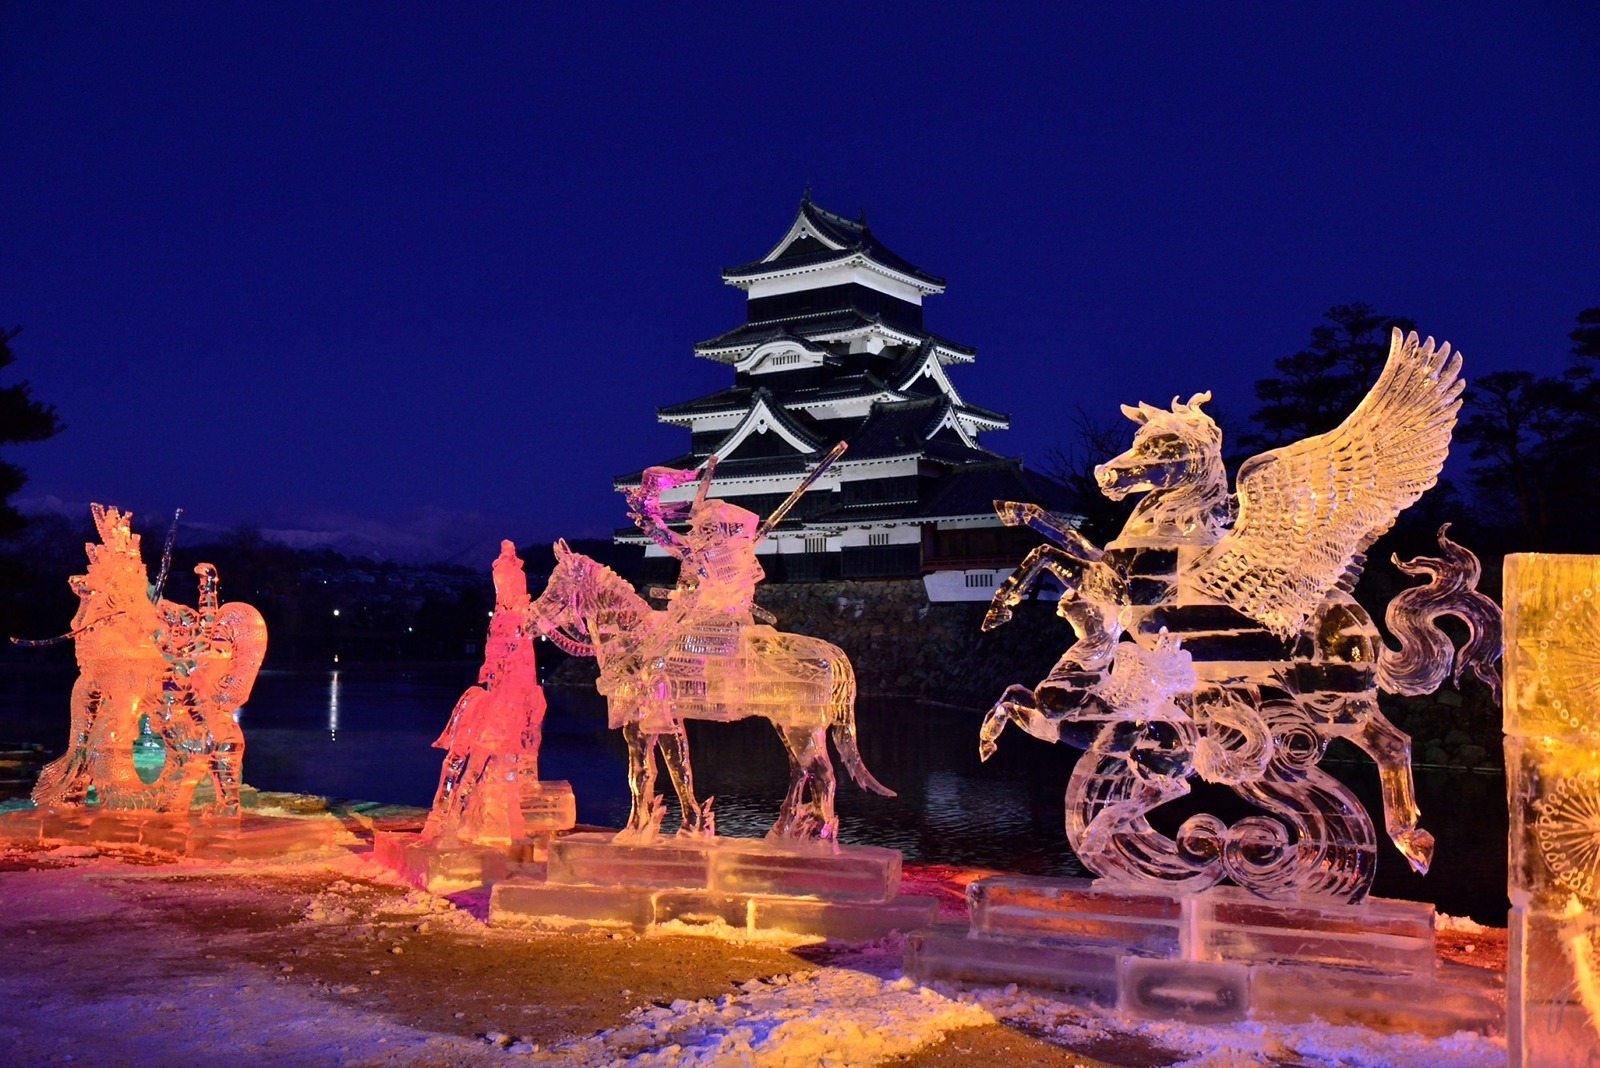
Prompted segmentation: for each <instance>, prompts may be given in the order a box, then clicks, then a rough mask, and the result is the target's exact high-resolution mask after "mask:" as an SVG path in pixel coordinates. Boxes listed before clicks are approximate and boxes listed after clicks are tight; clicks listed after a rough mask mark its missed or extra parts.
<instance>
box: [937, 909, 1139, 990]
mask: <svg viewBox="0 0 1600 1068" xmlns="http://www.w3.org/2000/svg"><path fill="white" fill-rule="evenodd" d="M1119 959H1120V958H1119V957H1118V955H1117V953H1115V952H1114V951H1112V950H1110V949H1108V948H1106V947H1103V946H1092V945H1084V946H1078V947H1066V946H1062V945H1059V944H1053V943H1049V942H1042V941H1038V942H1028V941H1017V940H1012V939H1006V938H969V937H967V931H966V928H964V927H961V926H960V925H958V924H942V925H940V926H938V927H932V928H924V929H922V930H919V931H914V932H912V933H911V934H910V935H909V936H908V937H907V939H906V974H907V975H909V976H911V977H912V978H914V979H918V980H921V981H922V982H931V981H934V980H945V981H948V982H954V983H963V984H969V985H973V986H1002V985H1005V984H1007V983H1017V984H1018V985H1020V986H1026V987H1029V988H1031V989H1035V990H1044V991H1048V992H1049V993H1051V994H1053V995H1055V996H1057V997H1062V998H1065V999H1067V1000H1070V1001H1076V1002H1083V1003H1088V1004H1093V1005H1103V1006H1107V1007H1113V1006H1115V1005H1116V1004H1117V965H1118V961H1119Z"/></svg>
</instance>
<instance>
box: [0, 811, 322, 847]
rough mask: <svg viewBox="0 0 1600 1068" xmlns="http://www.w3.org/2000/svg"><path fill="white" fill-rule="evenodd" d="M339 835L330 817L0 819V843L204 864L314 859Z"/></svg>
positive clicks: (58, 815) (41, 814) (34, 815)
mask: <svg viewBox="0 0 1600 1068" xmlns="http://www.w3.org/2000/svg"><path fill="white" fill-rule="evenodd" d="M343 831H344V828H343V826H342V825H341V824H340V822H339V821H338V820H337V819H334V818H333V817H331V816H320V817H307V818H290V817H282V816H262V815H256V814H253V813H246V814H245V815H243V816H234V817H220V816H202V815H199V814H188V815H160V814H152V813H149V812H117V811H112V812H106V811H101V810H99V809H95V808H84V809H74V810H55V809H32V810H24V811H18V812H7V813H4V814H0V840H4V839H10V840H13V841H26V842H41V841H66V842H74V843H82V844H85V845H140V846H146V847H148V848H150V849H159V850H161V851H162V852H165V853H176V854H178V855H180V856H190V857H197V858H200V859H203V860H275V859H278V858H280V857H286V856H290V855H293V854H296V853H314V852H318V851H321V850H324V849H329V848H331V847H332V846H333V845H334V844H335V842H336V841H337V840H338V839H339V837H340V836H341V834H342V833H343Z"/></svg>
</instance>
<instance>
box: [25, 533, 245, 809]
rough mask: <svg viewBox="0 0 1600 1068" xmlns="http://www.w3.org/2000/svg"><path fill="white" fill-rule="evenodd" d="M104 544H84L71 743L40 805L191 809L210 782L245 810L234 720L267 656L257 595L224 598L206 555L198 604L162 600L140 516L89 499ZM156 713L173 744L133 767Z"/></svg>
mask: <svg viewBox="0 0 1600 1068" xmlns="http://www.w3.org/2000/svg"><path fill="white" fill-rule="evenodd" d="M91 508H92V511H93V515H94V523H95V527H96V529H97V530H98V531H99V534H100V544H98V545H95V544H90V545H86V546H85V547H84V548H85V550H86V552H87V553H88V557H89V567H88V573H87V574H84V575H76V576H73V577H72V579H70V580H69V581H70V583H71V585H72V590H73V592H74V593H76V594H77V595H78V599H79V604H78V611H77V614H76V615H75V616H74V617H73V620H72V630H71V631H70V632H69V634H68V635H67V636H68V637H70V638H71V639H72V640H73V643H74V648H75V651H76V653H77V659H78V668H79V675H78V680H77V682H76V684H75V685H74V686H73V688H72V725H71V737H70V738H69V740H68V744H67V751H66V753H65V754H64V755H62V756H61V758H60V759H58V760H56V761H54V762H53V763H51V764H49V765H48V766H46V767H45V769H44V770H43V772H42V773H41V774H40V776H39V781H38V783H37V784H36V785H35V787H34V790H33V800H34V802H35V803H36V804H37V805H38V806H39V807H41V808H47V807H63V806H65V807H72V806H83V805H87V804H89V803H91V802H97V803H98V804H99V806H100V807H102V808H105V809H122V810H133V811H149V812H188V811H189V808H190V806H191V804H192V803H193V800H194V796H195V791H196V789H197V788H198V787H199V786H200V785H201V783H202V782H204V781H207V780H209V782H210V784H211V787H212V790H213V794H214V798H213V800H212V801H211V803H210V804H209V806H208V810H209V811H211V812H213V813H215V814H219V815H226V816H237V815H238V814H239V781H240V780H239V769H240V765H241V763H242V761H243V759H244V732H243V731H241V730H240V728H239V724H238V722H237V720H236V719H235V718H234V716H235V713H236V711H237V710H238V708H239V706H241V705H242V704H244V702H245V701H246V700H247V699H248V698H249V696H250V689H251V687H252V686H253V685H254V683H255V677H256V672H257V671H258V670H259V669H260V667H261V660H262V657H263V656H264V655H265V654H266V648H267V629H266V624H265V622H264V621H263V620H262V618H261V613H260V612H258V611H256V610H255V609H254V608H252V607H251V606H250V605H248V604H243V603H241V602H237V601H235V602H230V603H228V604H219V603H218V598H217V570H216V568H215V567H213V566H212V565H210V564H200V565H198V566H197V567H196V568H195V573H196V574H197V575H198V576H199V580H200V593H199V606H198V608H189V607H188V606H186V605H181V604H175V603H173V602H172V601H168V600H166V599H164V598H161V597H160V596H159V594H158V591H157V590H155V589H152V588H151V586H150V585H149V579H148V575H147V572H146V570H145V564H144V560H143V557H142V556H141V554H140V548H139V535H137V534H135V533H133V529H132V525H131V524H132V518H133V517H132V516H131V515H129V514H127V513H124V512H120V511H118V510H117V509H116V508H104V507H101V506H100V505H98V504H96V505H92V506H91ZM145 720H148V723H149V725H150V728H151V730H152V731H153V732H154V733H155V734H156V735H158V736H159V737H160V738H161V740H162V743H163V746H164V749H165V762H164V763H163V765H162V768H161V772H160V775H159V777H158V778H157V779H156V780H155V781H154V782H153V783H149V784H146V783H145V782H143V781H142V780H141V779H140V778H139V774H138V772H137V771H136V770H135V768H134V763H133V750H134V743H135V742H136V741H137V740H138V738H139V727H140V723H141V721H145Z"/></svg>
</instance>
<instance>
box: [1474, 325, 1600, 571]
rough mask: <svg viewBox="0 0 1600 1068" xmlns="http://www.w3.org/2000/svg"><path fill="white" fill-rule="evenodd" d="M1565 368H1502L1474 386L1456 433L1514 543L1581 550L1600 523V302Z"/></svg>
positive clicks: (1484, 496)
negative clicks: (1599, 466) (1595, 470)
mask: <svg viewBox="0 0 1600 1068" xmlns="http://www.w3.org/2000/svg"><path fill="white" fill-rule="evenodd" d="M1568 336H1569V337H1571V339H1572V350H1571V351H1572V364H1571V366H1569V367H1568V368H1567V369H1566V371H1565V372H1564V373H1562V374H1558V375H1543V376H1540V375H1534V374H1532V373H1531V372H1528V371H1495V372H1493V373H1491V374H1487V375H1483V376H1481V377H1479V378H1476V379H1474V380H1473V381H1472V382H1471V384H1470V385H1469V386H1468V388H1467V394H1466V401H1465V404H1464V406H1463V411H1462V419H1461V423H1460V425H1459V426H1458V427H1457V429H1456V438H1457V440H1459V441H1461V442H1464V443H1466V444H1467V445H1469V446H1470V447H1471V454H1470V455H1471V456H1472V459H1473V461H1474V462H1473V466H1472V469H1471V477H1472V482H1473V485H1474V486H1475V487H1476V488H1477V490H1478V495H1479V500H1480V502H1481V506H1482V507H1481V508H1480V511H1481V513H1482V515H1483V516H1484V518H1485V519H1486V520H1489V521H1490V522H1489V525H1490V526H1494V527H1497V528H1498V533H1499V534H1500V537H1501V539H1502V542H1503V545H1502V546H1501V548H1502V549H1503V551H1506V552H1517V551H1526V550H1533V551H1536V552H1538V551H1543V552H1581V551H1587V550H1589V549H1591V548H1592V547H1593V545H1594V540H1595V531H1596V529H1597V528H1600V488H1597V487H1596V486H1595V480H1594V478H1593V475H1592V472H1591V468H1592V465H1593V459H1594V456H1595V455H1596V452H1597V450H1600V308H1586V309H1584V310H1583V311H1581V312H1579V313H1578V326H1577V328H1576V329H1575V330H1573V331H1572V333H1571V334H1570V335H1568Z"/></svg>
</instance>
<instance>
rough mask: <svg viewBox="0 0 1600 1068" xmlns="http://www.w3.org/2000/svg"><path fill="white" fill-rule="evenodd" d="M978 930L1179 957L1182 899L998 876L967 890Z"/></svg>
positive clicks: (1085, 881)
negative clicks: (1180, 903) (1180, 900)
mask: <svg viewBox="0 0 1600 1068" xmlns="http://www.w3.org/2000/svg"><path fill="white" fill-rule="evenodd" d="M967 904H968V908H969V911H970V913H971V924H972V931H973V934H974V935H982V936H1001V937H1010V938H1036V939H1056V940H1061V941H1065V942H1071V943H1074V944H1081V945H1104V946H1111V947H1116V949H1117V951H1118V952H1120V953H1133V954H1148V955H1151V956H1176V955H1178V952H1179V937H1180V932H1181V929H1182V928H1181V924H1180V922H1179V921H1180V912H1181V908H1180V906H1179V904H1178V901H1177V900H1176V899H1174V898H1173V897H1171V896H1170V895H1167V894H1142V893H1136V892H1135V893H1119V892H1116V891H1106V890H1096V889H1095V886H1094V883H1093V882H1092V881H1091V880H1089V879H1037V878H1029V877H1026V876H998V877H995V878H991V879H980V880H978V881H977V882H975V883H973V884H972V885H971V886H970V887H969V888H968V890H967Z"/></svg>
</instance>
